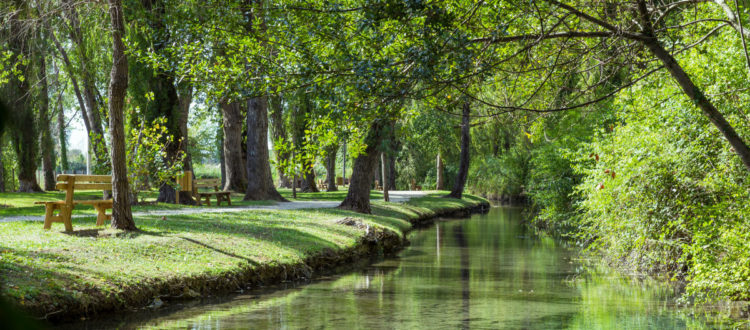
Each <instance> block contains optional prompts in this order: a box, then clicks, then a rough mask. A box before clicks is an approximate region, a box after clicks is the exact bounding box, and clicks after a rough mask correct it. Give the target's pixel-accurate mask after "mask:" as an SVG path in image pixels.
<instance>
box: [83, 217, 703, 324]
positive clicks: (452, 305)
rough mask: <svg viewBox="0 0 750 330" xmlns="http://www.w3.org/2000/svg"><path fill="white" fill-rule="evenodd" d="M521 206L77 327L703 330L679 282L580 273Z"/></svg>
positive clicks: (570, 257)
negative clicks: (261, 282)
mask: <svg viewBox="0 0 750 330" xmlns="http://www.w3.org/2000/svg"><path fill="white" fill-rule="evenodd" d="M520 220H521V219H520V212H519V211H518V210H516V209H508V208H496V209H492V210H491V211H490V213H489V214H487V215H482V216H479V215H477V216H474V217H472V218H471V219H470V220H456V221H447V222H441V223H438V224H437V225H436V226H433V227H432V228H429V229H425V230H423V231H420V232H417V233H414V234H413V235H412V236H411V237H410V239H411V242H412V244H411V246H409V248H408V249H406V250H405V251H403V253H401V254H400V257H399V258H396V259H391V260H386V261H383V262H380V263H378V264H376V265H374V266H372V267H369V268H367V269H364V270H362V271H359V272H356V273H353V274H348V275H344V276H340V277H335V278H332V279H331V280H326V281H321V282H318V283H314V284H311V285H306V286H302V287H298V288H291V289H286V290H279V291H275V292H273V293H270V294H263V295H260V296H248V295H243V296H238V297H235V298H233V299H231V300H230V301H226V302H220V303H212V304H201V305H198V306H194V307H187V308H181V309H176V310H172V311H169V312H168V313H163V314H155V315H146V316H144V317H142V319H140V320H139V319H138V317H139V315H143V314H136V315H133V314H131V315H128V316H125V317H124V318H125V319H120V320H117V319H110V320H108V322H109V323H101V322H98V323H97V322H89V323H83V324H76V325H75V326H76V328H86V327H88V328H102V327H122V328H135V327H154V328H200V329H218V328H222V329H227V328H229V329H231V328H248V327H252V328H292V329H296V328H337V329H379V328H409V329H411V328H435V329H442V328H451V329H453V328H463V329H470V328H529V329H537V328H556V329H557V328H572V329H592V328H593V329H596V328H605V329H606V328H618V329H623V328H626V329H639V328H659V329H669V328H684V327H691V328H702V327H706V325H705V324H703V323H701V321H700V320H696V319H694V318H691V317H689V316H687V315H686V314H685V313H682V312H680V311H679V310H677V309H675V307H674V304H673V301H674V298H675V297H676V292H675V291H674V290H673V289H672V287H669V286H664V285H658V284H649V283H643V282H638V281H632V280H628V279H623V278H619V277H616V276H613V275H605V276H601V275H598V276H590V275H586V274H581V267H580V264H579V263H578V262H576V261H575V256H576V253H575V251H571V250H570V249H567V248H565V247H562V246H561V245H560V244H557V243H556V242H555V241H553V240H551V239H549V238H539V237H534V235H533V234H531V233H529V232H528V231H527V230H526V229H525V227H523V226H521V225H519V222H520Z"/></svg>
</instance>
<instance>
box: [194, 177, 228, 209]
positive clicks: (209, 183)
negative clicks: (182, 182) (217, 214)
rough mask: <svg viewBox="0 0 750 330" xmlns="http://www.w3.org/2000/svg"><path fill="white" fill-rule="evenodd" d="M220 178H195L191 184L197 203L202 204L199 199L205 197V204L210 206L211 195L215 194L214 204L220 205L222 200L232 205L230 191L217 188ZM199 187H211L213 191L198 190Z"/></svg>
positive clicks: (219, 184)
mask: <svg viewBox="0 0 750 330" xmlns="http://www.w3.org/2000/svg"><path fill="white" fill-rule="evenodd" d="M219 186H221V179H196V180H195V183H194V184H193V196H195V197H196V200H197V201H198V205H203V204H202V202H201V199H203V198H205V200H206V205H208V206H211V196H216V205H218V206H221V202H222V201H226V202H227V204H229V205H230V206H231V205H232V192H231V191H223V190H220V189H219ZM200 188H213V189H214V191H204V192H202V191H199V189H200Z"/></svg>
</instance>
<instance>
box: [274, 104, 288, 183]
mask: <svg viewBox="0 0 750 330" xmlns="http://www.w3.org/2000/svg"><path fill="white" fill-rule="evenodd" d="M268 103H269V107H270V110H271V114H270V115H271V116H270V119H271V134H272V137H273V141H274V143H279V142H282V143H284V144H287V143H288V138H287V132H286V126H285V125H284V113H283V106H282V104H281V98H280V97H278V96H271V97H270V98H269V100H268ZM274 150H275V152H276V161H277V162H278V163H279V164H285V163H286V162H288V161H289V151H288V150H284V151H281V152H280V151H279V150H278V149H277V148H274ZM276 172H277V174H278V175H279V188H291V187H292V180H291V179H290V178H289V177H288V176H287V175H286V173H284V169H283V168H281V167H280V166H277V167H276Z"/></svg>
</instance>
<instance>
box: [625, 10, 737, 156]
mask: <svg viewBox="0 0 750 330" xmlns="http://www.w3.org/2000/svg"><path fill="white" fill-rule="evenodd" d="M638 9H639V11H640V14H641V19H642V20H643V22H644V30H645V31H644V33H645V34H646V35H648V36H650V37H651V38H650V39H648V40H645V41H644V43H645V44H646V47H648V49H649V50H650V51H651V52H652V53H653V54H654V55H655V56H656V58H658V59H659V60H660V61H661V62H662V63H663V64H664V66H665V67H666V68H667V71H669V74H670V75H672V78H674V79H675V80H676V81H677V83H678V84H679V85H680V87H681V88H682V91H683V92H684V93H685V94H686V95H687V96H688V97H689V98H690V99H691V100H693V102H695V104H696V105H697V106H698V107H699V108H700V109H701V110H702V111H703V114H704V115H706V117H708V119H709V120H710V121H711V123H713V124H714V126H716V128H718V129H719V132H721V134H723V135H724V138H726V139H727V141H729V144H730V145H732V148H733V149H734V152H735V153H737V155H738V156H739V157H740V160H741V161H742V163H743V164H744V165H745V168H746V169H747V170H750V148H748V146H747V144H746V143H745V141H744V140H743V139H742V137H740V136H739V134H737V132H736V131H735V130H734V127H732V125H731V124H729V122H728V121H727V120H726V118H724V115H722V114H721V112H719V110H718V109H716V107H715V106H714V105H713V103H711V101H710V100H709V99H708V98H706V96H705V95H704V94H703V91H702V90H701V89H700V88H699V87H698V86H696V85H695V83H693V81H692V79H690V76H688V74H687V73H685V70H683V69H682V67H681V66H680V64H679V63H677V60H676V59H675V58H674V57H673V56H672V54H670V53H669V52H668V51H667V50H666V49H664V47H663V46H662V44H661V43H660V42H659V40H658V39H657V38H656V37H655V36H654V31H653V27H652V26H651V22H650V16H649V12H648V9H647V8H646V3H645V2H644V1H638Z"/></svg>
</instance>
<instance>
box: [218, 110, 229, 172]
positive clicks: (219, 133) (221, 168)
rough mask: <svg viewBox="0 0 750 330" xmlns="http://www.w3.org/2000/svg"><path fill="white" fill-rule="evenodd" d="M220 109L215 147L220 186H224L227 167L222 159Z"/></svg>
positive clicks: (222, 125)
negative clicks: (217, 153)
mask: <svg viewBox="0 0 750 330" xmlns="http://www.w3.org/2000/svg"><path fill="white" fill-rule="evenodd" d="M222 113H223V112H222V111H221V109H219V123H218V125H217V127H218V128H217V130H216V137H217V138H216V142H217V145H216V149H217V150H218V152H219V155H218V157H219V169H220V172H221V186H222V187H224V186H225V185H226V183H227V169H226V162H225V161H224V124H223V123H224V119H223V118H224V116H223V115H222Z"/></svg>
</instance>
